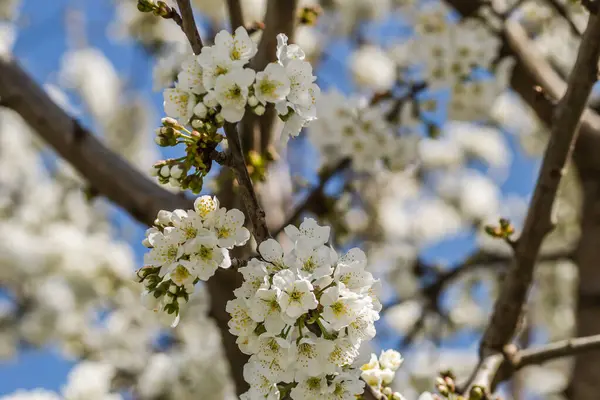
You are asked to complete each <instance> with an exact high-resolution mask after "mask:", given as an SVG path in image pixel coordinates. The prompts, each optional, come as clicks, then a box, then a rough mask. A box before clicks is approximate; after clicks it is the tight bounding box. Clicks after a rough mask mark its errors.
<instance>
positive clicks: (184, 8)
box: [177, 0, 203, 54]
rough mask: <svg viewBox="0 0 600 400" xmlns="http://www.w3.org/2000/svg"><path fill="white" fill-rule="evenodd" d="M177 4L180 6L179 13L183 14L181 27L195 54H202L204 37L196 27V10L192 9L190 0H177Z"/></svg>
mask: <svg viewBox="0 0 600 400" xmlns="http://www.w3.org/2000/svg"><path fill="white" fill-rule="evenodd" d="M177 6H178V7H179V13H180V14H181V19H182V24H181V29H182V30H183V33H185V36H187V38H188V41H189V42H190V45H192V50H194V54H200V52H201V51H202V47H203V45H202V38H200V33H199V32H198V28H197V27H196V21H195V20H194V12H193V11H192V5H191V4H190V0H177Z"/></svg>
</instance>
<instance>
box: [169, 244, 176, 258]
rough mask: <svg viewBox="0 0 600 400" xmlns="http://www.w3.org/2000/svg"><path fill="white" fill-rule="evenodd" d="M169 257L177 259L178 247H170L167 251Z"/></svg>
mask: <svg viewBox="0 0 600 400" xmlns="http://www.w3.org/2000/svg"><path fill="white" fill-rule="evenodd" d="M167 257H168V258H169V259H174V258H176V257H177V246H169V248H168V249H167Z"/></svg>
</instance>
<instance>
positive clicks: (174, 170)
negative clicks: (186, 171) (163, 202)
mask: <svg viewBox="0 0 600 400" xmlns="http://www.w3.org/2000/svg"><path fill="white" fill-rule="evenodd" d="M170 175H171V176H172V177H173V178H175V179H179V178H181V175H183V169H182V168H181V167H180V166H179V165H177V164H175V165H173V166H172V167H171V171H170Z"/></svg>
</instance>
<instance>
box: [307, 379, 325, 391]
mask: <svg viewBox="0 0 600 400" xmlns="http://www.w3.org/2000/svg"><path fill="white" fill-rule="evenodd" d="M306 386H308V388H309V389H311V390H316V389H320V388H321V378H317V377H311V378H308V379H307V380H306Z"/></svg>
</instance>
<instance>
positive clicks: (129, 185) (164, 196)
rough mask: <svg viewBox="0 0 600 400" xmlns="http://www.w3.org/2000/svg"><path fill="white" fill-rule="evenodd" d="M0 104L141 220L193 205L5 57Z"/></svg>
mask: <svg viewBox="0 0 600 400" xmlns="http://www.w3.org/2000/svg"><path fill="white" fill-rule="evenodd" d="M0 105H1V106H4V107H8V108H10V109H12V110H14V111H16V112H17V113H18V114H20V115H21V117H22V118H23V119H24V120H25V121H26V122H27V123H28V124H29V126H31V128H33V130H35V131H36V132H37V133H38V134H39V135H40V136H41V137H42V138H43V139H44V140H45V141H46V142H48V144H50V145H51V146H52V147H53V148H54V149H55V150H56V151H57V153H58V154H59V155H61V156H62V157H63V158H64V159H65V160H67V161H68V162H69V163H70V164H71V165H73V167H75V169H76V170H77V171H79V173H81V175H82V176H83V177H84V178H85V179H86V180H87V181H88V183H89V184H90V185H91V187H92V188H93V189H94V190H95V191H96V192H98V193H101V194H102V195H103V196H106V197H107V198H108V199H109V200H111V201H112V202H114V203H115V204H117V205H119V206H120V207H122V208H123V209H125V210H126V211H127V212H128V213H129V214H131V215H132V216H133V217H134V218H135V219H137V220H138V221H140V222H142V223H144V224H146V225H152V224H153V222H154V220H155V219H156V214H157V213H158V211H159V210H174V209H177V208H180V209H190V208H193V203H192V201H191V200H187V199H185V198H183V197H181V196H177V195H175V194H173V193H170V192H168V191H166V190H164V189H163V188H161V187H159V186H158V185H157V184H156V183H154V182H152V181H150V180H149V179H148V178H146V177H145V176H144V175H142V174H141V173H140V172H138V171H137V170H135V169H134V168H132V167H131V165H130V164H129V163H127V162H126V161H125V160H124V159H122V158H121V157H119V156H118V155H117V154H115V153H114V152H112V151H111V150H110V149H108V148H107V147H106V146H105V145H104V144H102V143H101V142H100V140H98V139H97V138H96V136H95V135H94V134H92V133H91V132H90V131H88V130H87V129H86V128H84V127H83V126H82V125H81V124H79V122H77V120H75V119H73V118H71V117H70V116H69V115H67V114H66V113H65V112H64V111H63V110H62V109H61V108H60V107H59V106H58V105H56V104H55V103H54V102H53V101H52V100H51V99H50V97H48V95H47V94H46V92H45V91H44V90H43V89H41V88H40V86H39V85H38V84H37V83H36V82H35V81H34V80H33V79H32V78H31V77H29V75H27V73H26V72H25V71H23V69H22V68H21V67H20V66H19V64H18V63H17V62H16V61H13V60H7V59H4V58H1V57H0Z"/></svg>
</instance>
